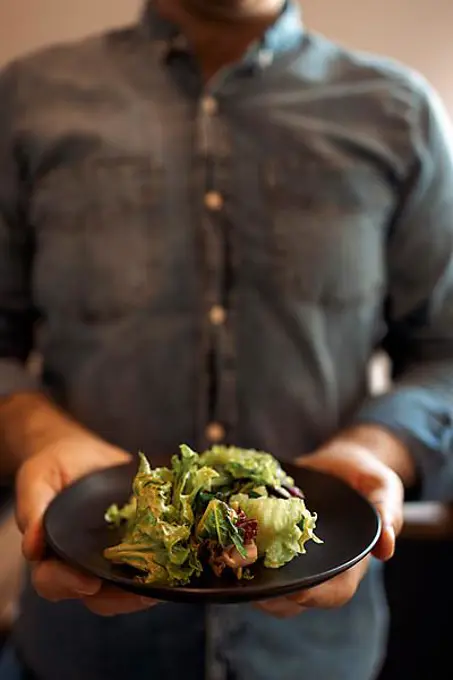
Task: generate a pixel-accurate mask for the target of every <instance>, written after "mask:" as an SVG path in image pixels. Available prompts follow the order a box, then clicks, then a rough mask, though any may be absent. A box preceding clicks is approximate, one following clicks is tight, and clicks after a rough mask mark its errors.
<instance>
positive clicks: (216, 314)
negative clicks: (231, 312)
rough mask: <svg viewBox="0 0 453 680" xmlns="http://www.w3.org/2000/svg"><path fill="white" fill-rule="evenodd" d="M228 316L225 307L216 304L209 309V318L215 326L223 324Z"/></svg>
mask: <svg viewBox="0 0 453 680" xmlns="http://www.w3.org/2000/svg"><path fill="white" fill-rule="evenodd" d="M226 318H227V313H226V309H225V307H222V306H221V305H214V306H213V307H211V309H210V311H209V320H210V322H211V323H212V325H213V326H223V324H224V323H225V321H226Z"/></svg>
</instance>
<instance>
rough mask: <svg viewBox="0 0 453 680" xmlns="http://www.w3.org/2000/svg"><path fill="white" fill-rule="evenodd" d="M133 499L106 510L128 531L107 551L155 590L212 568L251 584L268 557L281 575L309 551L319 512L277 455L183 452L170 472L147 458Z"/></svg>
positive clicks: (218, 450)
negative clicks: (312, 508) (255, 568)
mask: <svg viewBox="0 0 453 680" xmlns="http://www.w3.org/2000/svg"><path fill="white" fill-rule="evenodd" d="M132 492H133V493H132V497H131V499H130V501H129V502H128V503H127V504H126V505H125V506H124V507H121V508H119V507H118V506H117V505H112V506H111V507H110V508H109V509H108V510H107V512H106V515H105V519H106V521H107V522H108V523H109V524H112V525H114V526H121V527H123V529H124V534H123V539H122V542H121V543H120V544H119V545H115V546H113V547H111V548H108V549H107V550H105V552H104V555H105V557H106V558H107V559H109V560H111V561H112V562H115V563H118V564H123V565H128V566H129V567H133V568H134V569H136V570H137V571H138V574H137V576H136V578H137V579H139V580H140V581H141V582H142V583H145V584H149V585H166V586H167V585H168V586H181V585H187V584H188V583H189V582H190V580H191V579H192V577H194V576H199V575H200V574H201V573H202V571H203V569H204V568H206V567H209V568H211V569H212V570H213V571H214V573H215V574H216V575H218V576H220V575H221V574H222V573H223V572H224V571H225V570H230V571H232V572H234V574H235V575H236V577H237V578H252V573H251V571H250V567H251V565H253V564H254V563H255V562H257V561H258V560H260V559H262V560H263V562H264V566H265V567H268V568H271V569H277V568H279V567H281V566H283V565H284V564H286V563H287V562H290V561H291V560H292V559H293V558H294V557H296V556H297V555H300V554H302V553H304V552H305V544H306V543H307V541H309V540H313V541H314V542H316V543H321V542H322V541H321V540H320V539H319V538H318V537H317V536H316V535H315V533H314V530H315V526H316V514H314V513H310V512H309V510H308V509H307V508H306V506H305V501H304V497H303V494H302V492H301V490H300V489H298V488H297V487H296V486H295V485H294V481H293V480H292V479H291V477H288V475H286V473H285V472H284V471H283V469H282V467H281V466H280V464H279V462H278V461H277V460H276V459H275V458H274V457H273V456H271V455H270V454H268V453H263V452H259V451H254V450H246V449H240V448H236V447H225V446H215V447H213V448H212V449H210V450H209V451H207V452H205V453H203V454H201V455H199V454H197V453H195V451H192V450H191V449H190V448H189V447H188V446H185V445H183V446H181V447H180V453H179V455H175V456H173V458H172V461H171V466H170V467H168V468H167V467H158V468H152V467H151V466H150V464H149V462H148V460H147V459H146V457H145V456H144V455H143V454H140V466H139V470H138V472H137V475H136V477H135V479H134V482H133V489H132Z"/></svg>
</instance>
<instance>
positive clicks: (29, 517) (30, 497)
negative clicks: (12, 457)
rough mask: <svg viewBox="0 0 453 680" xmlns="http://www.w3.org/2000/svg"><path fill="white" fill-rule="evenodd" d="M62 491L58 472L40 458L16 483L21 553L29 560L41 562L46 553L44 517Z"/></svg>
mask: <svg viewBox="0 0 453 680" xmlns="http://www.w3.org/2000/svg"><path fill="white" fill-rule="evenodd" d="M62 488H63V480H62V478H61V475H60V474H59V472H58V470H56V469H54V468H53V467H50V468H47V469H46V467H44V465H43V463H42V462H41V461H39V459H35V460H32V461H30V462H28V463H26V464H25V465H24V467H23V468H22V470H21V471H20V472H19V475H18V478H17V484H16V498H17V501H16V518H17V524H18V526H19V529H20V531H21V532H22V534H23V542H22V550H23V553H24V557H25V558H26V559H27V560H29V561H37V560H39V559H41V557H42V556H43V553H44V548H45V545H44V531H43V526H42V518H43V516H44V513H45V511H46V510H47V508H48V506H49V504H50V503H51V501H52V500H53V499H54V498H55V496H56V494H57V493H58V492H59V491H61V489H62Z"/></svg>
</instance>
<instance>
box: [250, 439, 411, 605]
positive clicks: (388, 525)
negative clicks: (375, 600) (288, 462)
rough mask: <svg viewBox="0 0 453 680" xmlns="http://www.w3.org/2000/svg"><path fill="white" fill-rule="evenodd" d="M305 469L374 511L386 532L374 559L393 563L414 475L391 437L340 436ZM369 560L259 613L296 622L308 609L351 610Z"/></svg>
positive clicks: (304, 463) (404, 453)
mask: <svg viewBox="0 0 453 680" xmlns="http://www.w3.org/2000/svg"><path fill="white" fill-rule="evenodd" d="M297 462H298V464H299V465H300V466H302V467H306V468H310V469H312V470H319V471H320V472H327V473H329V474H331V475H334V476H336V477H339V478H340V479H342V480H344V481H345V482H347V483H348V484H349V485H350V486H352V487H353V488H354V489H356V490H357V491H359V492H360V493H362V494H363V495H364V496H366V498H368V500H369V501H370V502H371V503H372V504H373V505H374V506H375V508H376V509H377V511H378V512H379V514H380V516H381V520H382V531H381V535H380V538H379V541H378V543H377V544H376V547H375V548H374V550H373V555H374V556H375V557H377V558H378V559H380V560H383V561H386V560H389V559H390V558H391V557H392V556H393V553H394V551H395V541H396V537H397V536H398V534H399V533H400V531H401V528H402V525H403V504H404V485H403V481H402V477H403V479H404V476H406V479H405V481H406V482H408V483H410V482H411V481H412V476H413V474H414V471H413V469H412V468H411V466H412V462H411V460H410V456H409V453H408V452H407V451H406V450H405V449H404V447H403V446H402V444H401V443H400V442H399V441H398V440H396V439H395V438H394V437H393V436H392V435H390V434H388V433H386V432H384V431H382V430H379V429H378V428H374V427H371V426H370V427H368V426H362V427H360V428H357V429H356V430H351V431H350V432H349V433H345V434H344V435H341V436H339V437H338V438H336V439H334V440H332V441H331V442H330V443H329V444H327V445H326V446H325V447H323V448H322V449H320V450H319V451H317V452H315V453H312V454H310V455H308V456H304V457H303V458H300V459H299V460H298V461H297ZM369 561H370V556H368V557H367V558H365V559H363V560H362V561H361V562H359V563H358V564H357V565H355V566H354V567H352V568H351V569H349V570H348V571H346V572H344V573H343V574H340V575H339V576H336V577H335V578H333V579H332V580H330V581H327V582H326V583H323V584H321V585H319V586H316V587H314V588H310V589H307V590H302V591H300V592H299V593H296V594H294V595H289V596H287V597H283V598H275V599H272V600H269V601H266V602H260V603H258V605H257V606H258V608H259V609H261V610H263V611H265V612H266V613H268V614H271V615H273V616H276V617H279V618H288V617H292V616H297V615H298V614H300V613H302V612H303V611H305V610H306V609H308V608H313V607H315V608H322V609H330V608H334V607H341V606H342V605H344V604H346V603H347V602H348V601H349V600H350V599H351V598H352V597H353V596H354V594H355V592H356V591H357V588H358V587H359V584H360V581H361V580H362V578H363V577H364V576H365V574H366V571H367V568H368V564H369Z"/></svg>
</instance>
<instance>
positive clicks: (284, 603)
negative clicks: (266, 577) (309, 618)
mask: <svg viewBox="0 0 453 680" xmlns="http://www.w3.org/2000/svg"><path fill="white" fill-rule="evenodd" d="M255 607H256V609H259V610H260V611H262V612H263V613H264V614H268V615H269V616H274V617H275V618H277V619H291V618H294V617H295V616H299V615H300V614H302V613H303V612H304V611H306V609H307V608H306V607H302V606H301V605H299V604H298V603H297V602H295V601H293V600H289V599H288V598H286V597H278V598H275V599H272V600H262V601H260V602H257V603H256V604H255Z"/></svg>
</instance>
